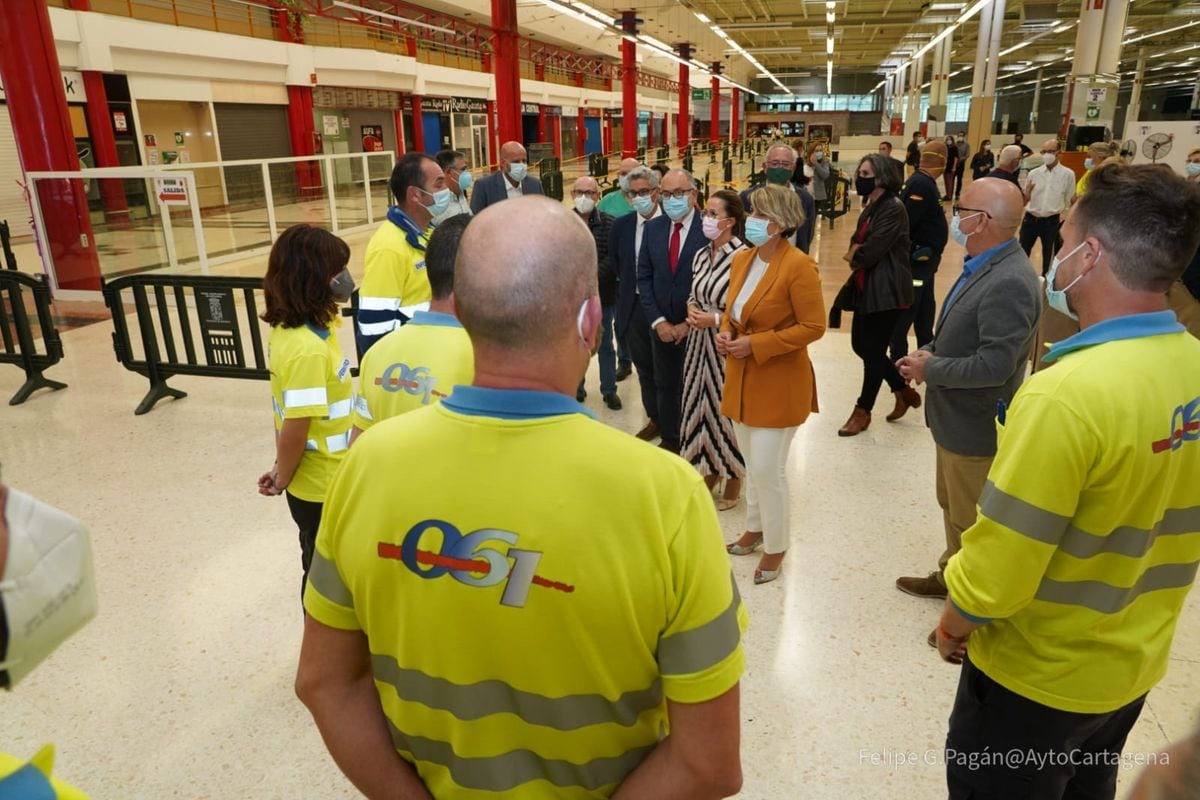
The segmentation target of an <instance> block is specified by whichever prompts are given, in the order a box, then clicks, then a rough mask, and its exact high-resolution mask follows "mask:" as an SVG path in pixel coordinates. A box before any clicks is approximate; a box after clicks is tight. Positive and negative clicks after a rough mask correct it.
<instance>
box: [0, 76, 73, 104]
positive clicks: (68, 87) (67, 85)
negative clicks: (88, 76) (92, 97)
mask: <svg viewBox="0 0 1200 800" xmlns="http://www.w3.org/2000/svg"><path fill="white" fill-rule="evenodd" d="M62 79H63V91H64V92H66V93H67V102H68V103H86V102H87V90H86V89H85V88H84V87H83V74H82V73H79V72H73V71H71V70H66V69H64V70H63V71H62ZM4 99H5V94H4V86H3V84H0V100H4Z"/></svg>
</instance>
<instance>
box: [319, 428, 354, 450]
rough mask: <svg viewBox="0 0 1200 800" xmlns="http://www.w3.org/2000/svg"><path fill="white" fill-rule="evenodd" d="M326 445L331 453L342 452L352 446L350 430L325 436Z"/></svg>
mask: <svg viewBox="0 0 1200 800" xmlns="http://www.w3.org/2000/svg"><path fill="white" fill-rule="evenodd" d="M325 447H326V449H327V450H329V452H331V453H340V452H342V451H343V450H345V449H347V448H348V447H350V432H349V431H346V432H345V433H338V434H334V435H333V436H326V437H325Z"/></svg>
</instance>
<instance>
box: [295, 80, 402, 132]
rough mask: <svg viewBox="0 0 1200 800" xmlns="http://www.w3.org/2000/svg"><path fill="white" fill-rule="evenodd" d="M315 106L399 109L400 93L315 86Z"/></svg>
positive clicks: (384, 90) (383, 90) (385, 90)
mask: <svg viewBox="0 0 1200 800" xmlns="http://www.w3.org/2000/svg"><path fill="white" fill-rule="evenodd" d="M313 105H314V106H316V107H317V108H388V109H391V108H399V107H400V93H399V92H392V91H388V90H387V89H357V88H354V89H352V88H350V87H343V86H314V87H313ZM347 127H349V126H347Z"/></svg>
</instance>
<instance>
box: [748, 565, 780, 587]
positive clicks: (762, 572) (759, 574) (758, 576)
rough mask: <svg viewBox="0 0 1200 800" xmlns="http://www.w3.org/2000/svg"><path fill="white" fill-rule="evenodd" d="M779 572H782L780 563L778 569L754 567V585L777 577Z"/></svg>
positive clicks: (768, 581)
mask: <svg viewBox="0 0 1200 800" xmlns="http://www.w3.org/2000/svg"><path fill="white" fill-rule="evenodd" d="M781 574H783V566H782V565H780V567H779V569H756V570H754V583H755V584H756V585H761V584H764V583H770V582H771V581H773V580H775V579H776V578H778V577H779V576H780V575H781Z"/></svg>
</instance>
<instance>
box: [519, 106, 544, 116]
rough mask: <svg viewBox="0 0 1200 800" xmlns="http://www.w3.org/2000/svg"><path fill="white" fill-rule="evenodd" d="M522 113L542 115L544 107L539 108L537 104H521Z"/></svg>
mask: <svg viewBox="0 0 1200 800" xmlns="http://www.w3.org/2000/svg"><path fill="white" fill-rule="evenodd" d="M521 113H522V114H540V113H542V107H541V106H539V105H538V104H537V103H521Z"/></svg>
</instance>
